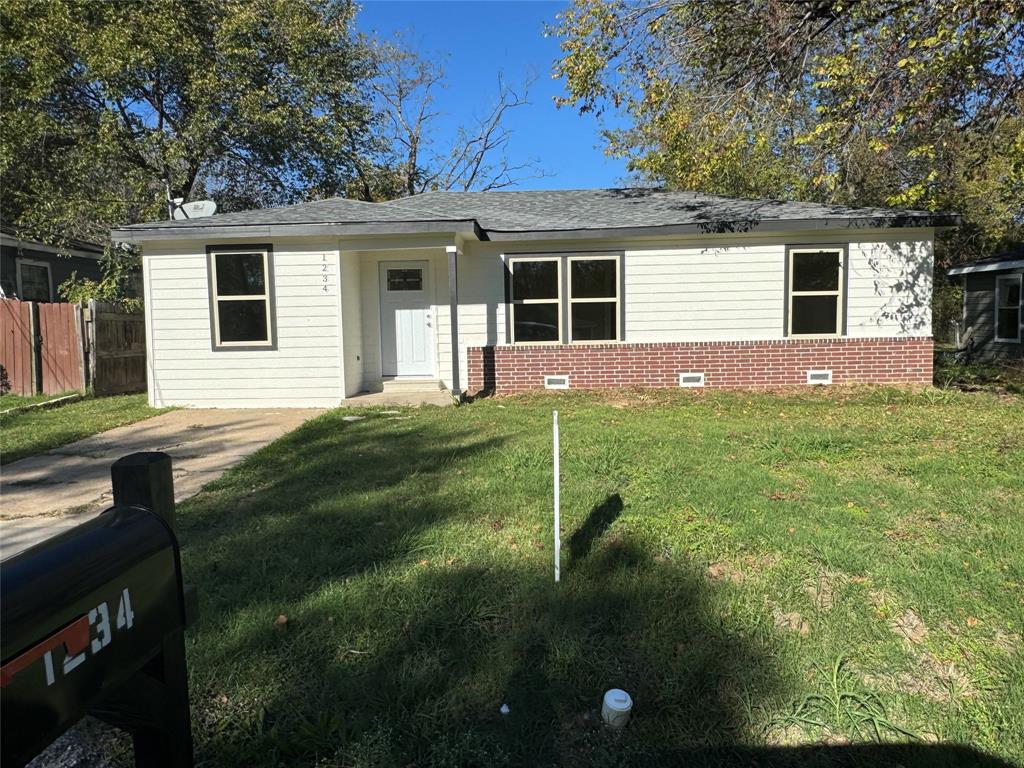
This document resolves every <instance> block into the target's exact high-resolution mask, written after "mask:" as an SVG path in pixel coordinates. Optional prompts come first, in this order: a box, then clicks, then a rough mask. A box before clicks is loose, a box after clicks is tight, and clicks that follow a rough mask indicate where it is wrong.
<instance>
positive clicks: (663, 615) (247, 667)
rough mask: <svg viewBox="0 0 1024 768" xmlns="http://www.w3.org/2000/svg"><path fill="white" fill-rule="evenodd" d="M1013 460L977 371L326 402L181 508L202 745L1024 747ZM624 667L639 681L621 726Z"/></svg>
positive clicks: (598, 761) (639, 758) (236, 756)
mask: <svg viewBox="0 0 1024 768" xmlns="http://www.w3.org/2000/svg"><path fill="white" fill-rule="evenodd" d="M553 408H557V409H558V410H559V414H560V421H561V424H562V443H563V453H562V468H563V478H562V489H563V498H562V509H563V541H564V546H563V577H562V578H563V580H562V583H561V584H559V585H555V584H553V583H552V548H553V547H552V540H551V539H552V534H551V467H550V461H551V452H550V451H551V448H550V423H551V410H552V409H553ZM353 413H359V414H361V415H363V416H365V418H364V419H363V420H359V421H349V422H346V421H344V420H343V418H344V417H345V416H350V415H352V414H353ZM1022 468H1024V398H1014V397H1006V396H1003V397H996V396H993V395H990V394H962V393H957V392H942V391H937V390H929V391H926V392H923V393H919V394H909V393H905V392H901V391H894V390H887V389H872V388H867V389H861V390H852V391H851V390H842V389H835V390H828V391H826V390H820V391H814V392H802V393H799V394H789V395H749V394H729V393H724V394H714V393H706V394H703V395H701V394H696V395H692V394H690V393H682V392H665V393H657V394H639V395H637V394H628V393H627V394H615V395H608V396H602V397H599V396H591V395H585V394H576V393H565V395H563V396H559V397H551V396H532V397H520V398H495V399H489V400H482V401H478V402H477V403H474V404H472V405H468V406H464V407H461V408H447V409H437V408H426V407H425V408H422V409H418V410H405V409H403V410H401V411H400V412H399V413H398V414H395V413H394V412H393V411H392V412H390V413H389V412H388V411H385V410H376V411H375V410H366V411H359V412H356V411H352V410H347V409H346V410H339V411H335V412H331V413H329V414H327V415H325V416H323V417H320V418H318V419H316V420H314V421H312V422H309V423H308V424H307V425H305V426H304V427H303V428H301V429H299V430H298V431H296V432H294V433H292V434H291V435H289V436H286V437H285V438H283V439H282V440H279V441H278V442H276V443H274V444H273V445H271V446H268V447H267V448H265V449H264V450H262V451H260V452H259V453H257V454H255V455H254V456H252V457H250V459H249V460H247V461H246V462H244V463H243V464H242V465H240V466H238V467H237V468H235V469H234V470H232V471H230V472H229V473H228V474H227V475H225V476H224V477H223V478H222V479H221V480H219V481H218V482H216V483H215V484H214V485H212V486H210V487H208V489H207V490H206V491H205V492H204V493H202V494H201V495H200V496H198V497H195V498H194V499H192V500H190V501H188V502H186V503H184V504H182V505H181V507H180V509H179V523H180V526H181V539H182V543H183V567H184V570H185V577H186V579H187V580H188V581H190V582H192V583H195V584H196V585H197V586H198V587H199V590H200V599H201V618H200V621H199V623H198V625H197V626H196V627H195V628H193V629H192V630H190V632H189V636H188V648H189V662H190V678H191V679H190V685H191V692H192V706H193V716H194V720H195V736H196V748H197V758H198V760H199V761H200V762H201V763H202V764H207V765H245V766H278V765H279V766H290V765H318V766H334V765H344V766H349V765H351V766H356V765H358V766H378V765H381V766H391V765H395V766H412V765H416V766H426V765H438V766H469V765H487V766H492V765H554V764H558V765H566V766H589V765H607V766H618V765H638V766H647V765H681V764H685V765H702V764H708V765H750V764H753V763H755V762H756V764H758V765H794V766H795V765H801V766H805V765H832V764H835V765H873V766H878V765H886V766H896V765H903V766H908V765H917V766H922V768H923V767H924V766H933V765H951V766H952V765H971V764H976V765H980V764H986V765H987V764H997V763H996V761H990V760H988V759H987V758H983V757H981V756H980V755H977V754H974V753H967V752H965V751H956V748H954V747H952V746H943V745H951V744H955V743H959V744H963V745H971V746H972V747H973V748H976V749H980V750H984V751H985V752H986V753H988V754H991V755H997V756H999V757H1001V758H1002V759H1003V760H1010V761H1019V760H1021V758H1022V757H1024V653H1022V647H1021V642H1022V641H1021V635H1022V633H1024V608H1022V594H1024V592H1022V590H1024V525H1022V522H1021V520H1022V515H1024V472H1022ZM611 687H621V688H625V689H626V690H627V691H629V692H630V693H631V694H632V695H633V696H634V699H635V701H636V709H635V715H634V719H633V722H632V723H631V725H630V726H629V727H628V728H627V729H626V730H625V731H623V732H621V733H618V734H617V733H613V732H609V731H607V730H605V729H604V728H602V727H600V726H599V725H598V724H597V721H598V713H597V710H598V707H599V704H600V699H601V695H602V692H603V691H604V690H605V689H607V688H611ZM503 703H505V704H508V705H509V707H510V710H511V711H510V713H509V714H508V715H502V714H500V713H499V707H501V705H502V704H503ZM878 741H881V742H887V743H888V742H893V743H903V744H910V745H920V746H910V747H892V748H889V747H877V746H870V745H871V744H873V743H875V742H878ZM935 742H939V743H940V744H935ZM809 743H818V744H825V745H827V746H822V747H820V748H817V749H814V750H811V751H809V752H808V751H800V750H793V749H787V747H789V746H792V745H799V744H809ZM860 745H869V746H860ZM999 764H1003V763H999Z"/></svg>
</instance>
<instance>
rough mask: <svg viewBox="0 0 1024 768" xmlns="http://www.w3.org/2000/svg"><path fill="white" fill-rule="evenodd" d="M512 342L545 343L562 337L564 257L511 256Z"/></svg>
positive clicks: (556, 340)
mask: <svg viewBox="0 0 1024 768" xmlns="http://www.w3.org/2000/svg"><path fill="white" fill-rule="evenodd" d="M509 270H510V272H511V275H512V279H511V282H512V285H511V289H512V296H511V299H512V343H513V344H543V343H552V342H558V341H560V340H561V338H562V310H561V305H562V260H561V259H560V258H559V257H557V256H545V257H531V258H528V259H509Z"/></svg>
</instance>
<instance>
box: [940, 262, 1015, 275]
mask: <svg viewBox="0 0 1024 768" xmlns="http://www.w3.org/2000/svg"><path fill="white" fill-rule="evenodd" d="M1021 268H1024V259H1007V260H1006V261H992V262H989V263H988V264H961V265H960V266H958V267H950V269H949V270H948V271H947V272H946V274H947V275H949V276H950V277H956V276H957V275H973V274H976V273H978V272H1002V271H1004V270H1007V269H1021Z"/></svg>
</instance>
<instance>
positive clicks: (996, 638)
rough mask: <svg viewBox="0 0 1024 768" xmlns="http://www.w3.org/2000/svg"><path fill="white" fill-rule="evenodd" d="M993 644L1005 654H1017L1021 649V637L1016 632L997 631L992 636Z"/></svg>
mask: <svg viewBox="0 0 1024 768" xmlns="http://www.w3.org/2000/svg"><path fill="white" fill-rule="evenodd" d="M992 642H993V644H994V645H995V646H996V648H998V649H999V650H1001V651H1003V652H1004V653H1016V652H1017V651H1018V650H1019V649H1020V635H1018V634H1017V633H1016V632H1004V631H1003V630H1001V629H997V630H996V632H995V634H994V635H993V636H992Z"/></svg>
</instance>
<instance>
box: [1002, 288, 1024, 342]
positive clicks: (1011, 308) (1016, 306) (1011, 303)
mask: <svg viewBox="0 0 1024 768" xmlns="http://www.w3.org/2000/svg"><path fill="white" fill-rule="evenodd" d="M1022 277H1024V276H1022V275H1000V276H998V277H996V341H1009V342H1016V343H1018V344H1019V343H1020V340H1021V339H1020V331H1021V328H1020V326H1021V311H1022V309H1024V297H1022V296H1021V278H1022Z"/></svg>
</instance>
